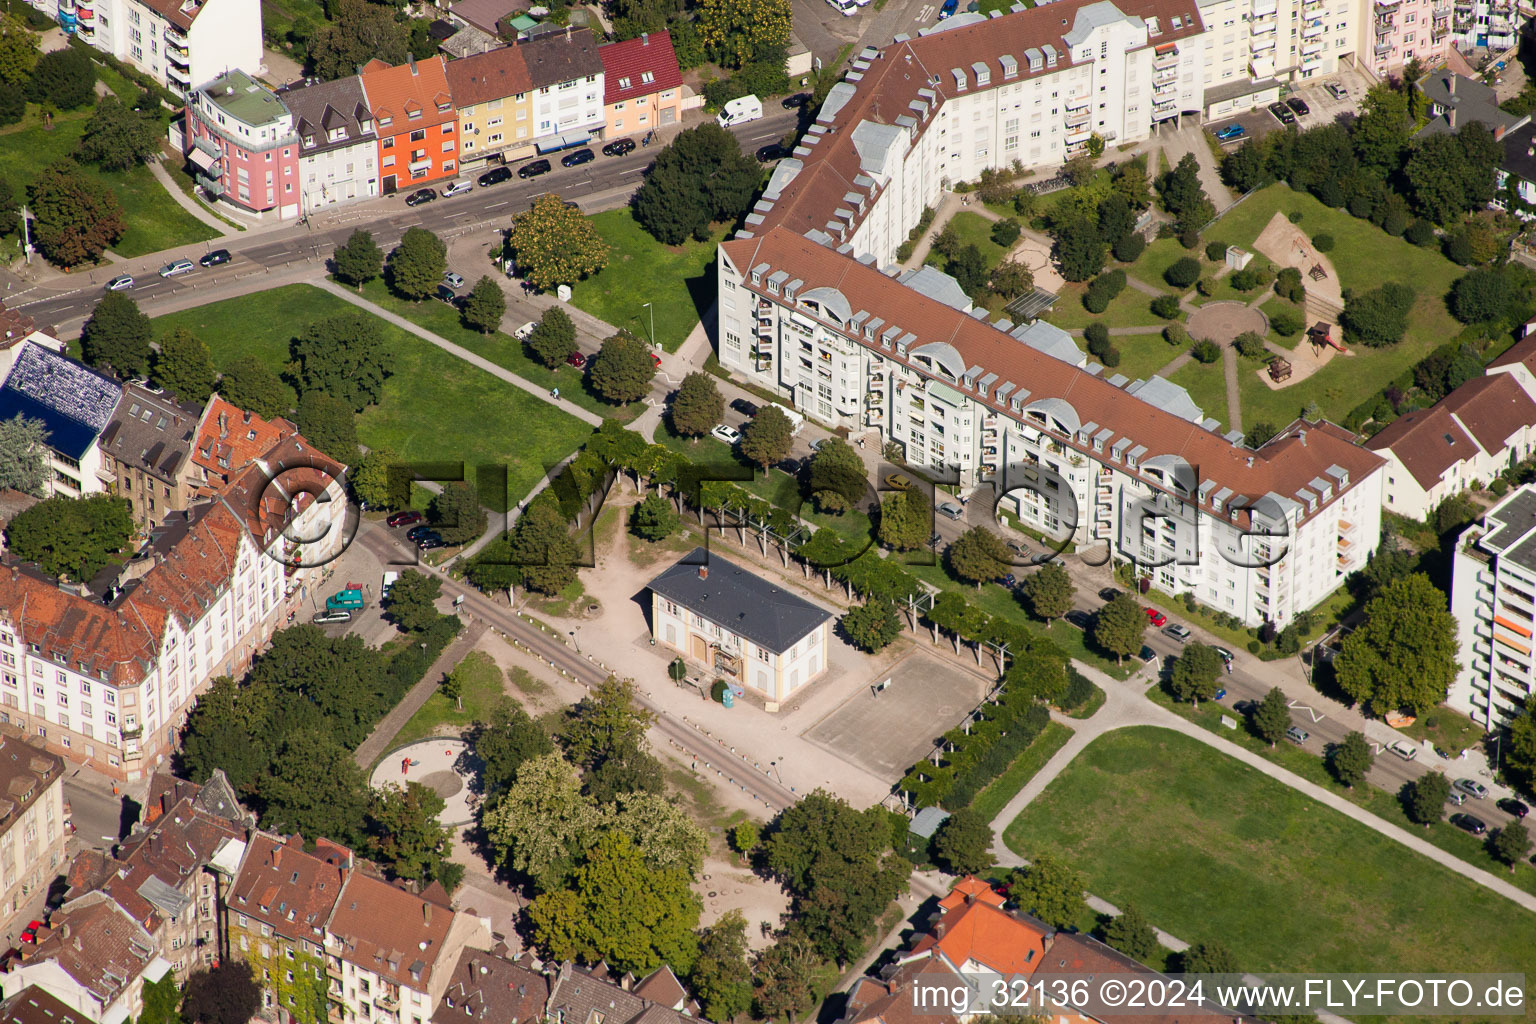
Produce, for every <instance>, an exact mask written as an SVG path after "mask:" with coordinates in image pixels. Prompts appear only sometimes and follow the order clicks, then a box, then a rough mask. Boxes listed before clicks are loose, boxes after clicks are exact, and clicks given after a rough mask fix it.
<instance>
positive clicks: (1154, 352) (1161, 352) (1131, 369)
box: [1105, 334, 1180, 380]
mask: <svg viewBox="0 0 1536 1024" xmlns="http://www.w3.org/2000/svg"><path fill="white" fill-rule="evenodd" d="M1109 342H1110V344H1111V345H1114V346H1115V348H1117V349H1119V350H1120V365H1119V366H1116V367H1114V368H1113V369H1110V370H1106V371H1105V375H1106V376H1109V375H1113V374H1116V373H1123V374H1125V375H1126V376H1127V377H1129V378H1130V379H1131V380H1146V379H1147V378H1148V377H1150V376H1152V375H1153V374H1155V373H1157V371H1158V370H1161V369H1162V368H1163V367H1165V366H1167V365H1168V364H1169V363H1170V362H1172V361H1173V360H1175V359H1177V358H1178V356H1179V352H1180V349H1176V348H1174V347H1173V346H1172V345H1170V344H1168V343H1167V342H1166V341H1164V340H1163V336H1162V335H1161V334H1121V335H1111V336H1110V339H1109Z"/></svg>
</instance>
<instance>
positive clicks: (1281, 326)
mask: <svg viewBox="0 0 1536 1024" xmlns="http://www.w3.org/2000/svg"><path fill="white" fill-rule="evenodd" d="M1269 326H1270V329H1271V330H1273V331H1274V332H1275V333H1276V334H1278V335H1280V336H1281V337H1283V338H1293V337H1295V336H1296V335H1298V334H1300V333H1301V329H1302V328H1303V327H1305V326H1307V320H1306V317H1305V316H1304V315H1303V314H1302V313H1301V311H1300V310H1296V309H1280V310H1276V311H1275V315H1274V316H1272V317H1270V318H1269Z"/></svg>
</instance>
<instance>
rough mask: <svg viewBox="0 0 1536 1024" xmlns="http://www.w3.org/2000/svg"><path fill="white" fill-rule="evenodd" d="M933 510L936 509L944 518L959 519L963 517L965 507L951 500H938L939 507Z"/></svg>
mask: <svg viewBox="0 0 1536 1024" xmlns="http://www.w3.org/2000/svg"><path fill="white" fill-rule="evenodd" d="M935 511H937V512H938V513H939V515H941V516H943V517H944V518H945V519H954V520H956V521H959V520H961V519H964V518H965V509H964V508H962V507H961V506H959V505H956V504H955V503H954V502H952V501H945V502H940V503H939V507H938V508H937V509H936V510H935Z"/></svg>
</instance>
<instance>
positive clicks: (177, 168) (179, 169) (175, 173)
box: [160, 160, 245, 231]
mask: <svg viewBox="0 0 1536 1024" xmlns="http://www.w3.org/2000/svg"><path fill="white" fill-rule="evenodd" d="M160 166H161V167H163V168H165V173H167V174H169V175H170V176H171V180H172V181H174V182H175V183H176V185H177V187H178V188H180V189H181V191H182V192H184V193H185V194H186V197H187V198H188V199H190V200H192V201H193V202H194V203H201V202H202V200H200V199H198V198H197V192H196V191H194V190H195V189H196V188H197V183H196V182H195V181H193V180H192V176H191V175H190V174H188V173H187V171H186V168H184V167H183V166H182V165H181V164H180V162H178V161H176V160H163V161H161V163H160ZM203 211H204V212H205V213H208V214H211V215H212V216H214V217H217V218H218V219H219V220H221V221H223V222H224V223H225V224H228V225H229V226H230V227H232V228H238V229H239V230H241V231H244V230H245V225H244V224H240V223H237V222H236V221H232V220H230V219H229V218H228V217H226V216H224V215H223V214H222V213H220V212H219V211H217V210H214V209H210V208H209V207H208V206H206V205H204V206H203Z"/></svg>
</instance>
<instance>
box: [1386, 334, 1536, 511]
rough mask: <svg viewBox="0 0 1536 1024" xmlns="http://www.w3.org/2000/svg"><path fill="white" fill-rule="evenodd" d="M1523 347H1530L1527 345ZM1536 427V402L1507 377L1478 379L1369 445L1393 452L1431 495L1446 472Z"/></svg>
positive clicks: (1410, 416) (1389, 427)
mask: <svg viewBox="0 0 1536 1024" xmlns="http://www.w3.org/2000/svg"><path fill="white" fill-rule="evenodd" d="M1521 344H1524V343H1523V342H1522V343H1521ZM1532 424H1536V402H1533V401H1531V396H1530V395H1528V394H1527V393H1526V391H1525V388H1523V387H1521V386H1520V383H1519V382H1518V381H1516V380H1515V378H1514V377H1513V376H1511V375H1510V374H1507V373H1491V374H1488V375H1487V376H1484V377H1476V378H1474V379H1472V380H1469V381H1467V382H1466V383H1465V384H1463V385H1462V386H1461V387H1459V388H1457V389H1456V390H1455V391H1452V392H1451V393H1450V394H1449V395H1446V396H1445V397H1444V398H1442V399H1441V400H1440V401H1438V402H1436V403H1435V404H1434V405H1432V406H1430V407H1429V408H1428V409H1415V410H1414V411H1413V412H1410V413H1406V414H1405V415H1403V416H1400V417H1398V418H1397V419H1395V420H1393V421H1392V422H1391V423H1389V424H1387V426H1386V428H1385V429H1383V430H1382V431H1381V432H1380V433H1378V434H1377V435H1376V436H1375V437H1373V438H1371V439H1370V440H1369V441H1367V442H1366V443H1365V445H1366V447H1367V448H1370V449H1371V450H1372V451H1378V452H1380V451H1386V450H1387V449H1389V448H1390V449H1391V450H1392V452H1393V454H1395V455H1396V456H1397V457H1398V459H1399V461H1401V462H1402V464H1403V465H1404V466H1405V467H1406V468H1407V470H1408V472H1410V473H1412V474H1413V478H1414V479H1415V480H1417V481H1418V483H1419V486H1420V487H1422V488H1424V490H1426V491H1427V490H1429V489H1430V488H1431V487H1434V486H1435V484H1437V483H1439V482H1440V479H1441V477H1442V476H1443V475H1444V473H1445V471H1446V470H1448V469H1450V468H1451V467H1452V466H1454V465H1456V463H1458V462H1463V461H1465V460H1467V459H1470V458H1472V457H1474V456H1476V455H1477V454H1478V446H1479V445H1480V446H1481V447H1482V448H1483V450H1484V451H1487V452H1490V453H1497V452H1499V451H1501V450H1503V449H1504V447H1505V446H1506V444H1507V442H1508V441H1509V438H1510V435H1512V434H1514V433H1515V432H1516V431H1517V430H1519V429H1520V428H1521V427H1525V426H1530V425H1532Z"/></svg>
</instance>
